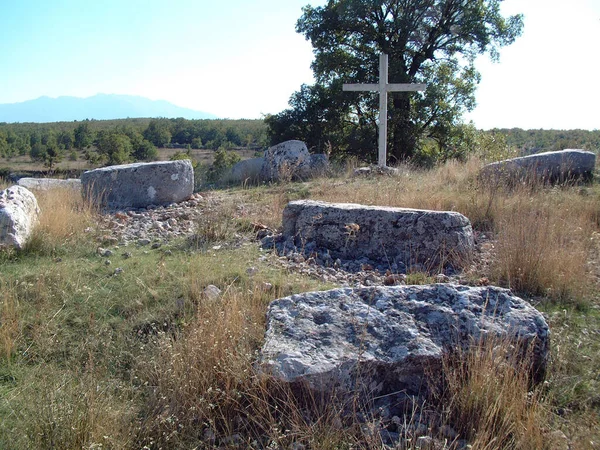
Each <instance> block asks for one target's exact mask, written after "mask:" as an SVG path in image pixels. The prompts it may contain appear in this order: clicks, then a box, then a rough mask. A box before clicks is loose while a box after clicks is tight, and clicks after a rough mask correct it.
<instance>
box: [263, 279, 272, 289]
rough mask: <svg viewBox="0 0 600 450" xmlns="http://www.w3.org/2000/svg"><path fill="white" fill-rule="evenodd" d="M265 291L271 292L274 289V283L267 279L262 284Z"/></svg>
mask: <svg viewBox="0 0 600 450" xmlns="http://www.w3.org/2000/svg"><path fill="white" fill-rule="evenodd" d="M262 289H263V291H266V292H269V291H270V290H271V289H273V285H272V284H271V283H267V282H266V281H265V282H264V283H263V284H262Z"/></svg>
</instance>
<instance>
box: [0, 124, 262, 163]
mask: <svg viewBox="0 0 600 450" xmlns="http://www.w3.org/2000/svg"><path fill="white" fill-rule="evenodd" d="M102 132H116V133H119V134H123V135H126V136H127V137H128V138H129V140H130V142H131V145H132V151H131V159H135V160H153V159H155V158H156V157H157V150H156V147H165V146H168V147H175V148H187V147H188V146H189V147H190V148H194V149H199V148H210V149H213V150H217V149H218V148H220V147H223V148H227V149H230V148H234V147H237V148H241V147H245V148H249V149H254V150H259V149H264V147H265V146H266V145H267V143H268V136H267V126H266V124H265V123H264V121H262V120H186V119H182V118H179V119H120V120H85V121H83V122H57V123H12V124H6V123H1V124H0V157H5V158H10V157H13V156H19V155H28V154H30V152H31V151H32V148H33V147H34V146H36V144H41V145H46V144H47V142H48V141H50V142H53V143H56V144H57V145H58V146H59V147H60V148H61V149H71V148H72V147H74V148H76V149H79V150H85V155H87V156H86V158H87V159H88V160H90V161H93V162H94V164H96V163H101V162H102V161H103V160H104V161H106V159H107V158H106V157H105V153H103V152H101V151H100V150H99V149H98V148H97V144H98V142H99V141H100V138H101V136H100V135H101V133H102ZM150 144H152V145H150ZM100 145H101V146H102V144H100ZM39 151H40V148H39V146H38V147H37V148H36V150H33V153H34V154H36V153H39Z"/></svg>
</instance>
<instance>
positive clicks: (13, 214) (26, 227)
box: [0, 186, 40, 249]
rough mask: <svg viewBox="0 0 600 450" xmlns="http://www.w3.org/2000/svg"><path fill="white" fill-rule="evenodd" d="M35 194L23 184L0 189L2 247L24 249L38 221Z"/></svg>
mask: <svg viewBox="0 0 600 450" xmlns="http://www.w3.org/2000/svg"><path fill="white" fill-rule="evenodd" d="M39 213H40V208H39V207H38V203H37V200H36V198H35V196H34V195H33V194H32V193H31V192H30V191H29V190H27V189H26V188H24V187H22V186H11V187H9V188H7V189H5V190H3V191H0V248H1V247H13V248H16V249H22V248H23V246H24V245H25V244H26V242H27V240H28V239H29V237H30V236H31V233H32V231H33V229H34V227H35V225H36V224H37V222H38V217H39Z"/></svg>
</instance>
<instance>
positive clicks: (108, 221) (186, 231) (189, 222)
mask: <svg viewBox="0 0 600 450" xmlns="http://www.w3.org/2000/svg"><path fill="white" fill-rule="evenodd" d="M214 205H215V200H212V199H205V198H204V197H203V196H202V195H200V194H193V195H192V197H191V198H190V199H189V200H186V201H183V202H181V203H173V204H170V205H166V206H157V205H150V206H148V207H146V208H131V209H126V210H117V211H112V212H106V213H105V214H102V215H100V216H99V224H98V231H99V232H100V234H101V238H100V240H101V241H102V242H107V243H112V244H115V245H116V244H117V243H118V244H119V245H129V244H137V245H140V246H146V245H150V244H152V245H154V246H155V248H158V247H160V245H157V246H156V244H160V243H166V242H169V241H171V240H173V239H175V238H180V237H189V236H191V235H193V234H194V232H195V230H196V223H197V221H198V219H199V218H200V217H201V215H202V213H203V207H204V208H207V207H208V208H210V207H211V206H214ZM129 256H131V255H130V254H128V253H124V254H123V257H124V258H128V257H129Z"/></svg>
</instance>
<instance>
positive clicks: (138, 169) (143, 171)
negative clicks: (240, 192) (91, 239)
mask: <svg viewBox="0 0 600 450" xmlns="http://www.w3.org/2000/svg"><path fill="white" fill-rule="evenodd" d="M81 182H82V184H83V191H84V195H85V196H86V197H91V198H92V199H93V200H94V201H95V202H97V203H100V204H102V205H104V206H108V207H110V208H127V207H132V208H143V207H147V206H149V205H164V204H170V203H179V202H181V201H184V200H187V199H189V198H190V197H191V195H192V193H193V191H194V169H193V168H192V163H191V162H190V161H189V160H179V161H159V162H152V163H135V164H124V165H120V166H109V167H103V168H101V169H95V170H90V171H87V172H84V173H83V174H82V175H81Z"/></svg>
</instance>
